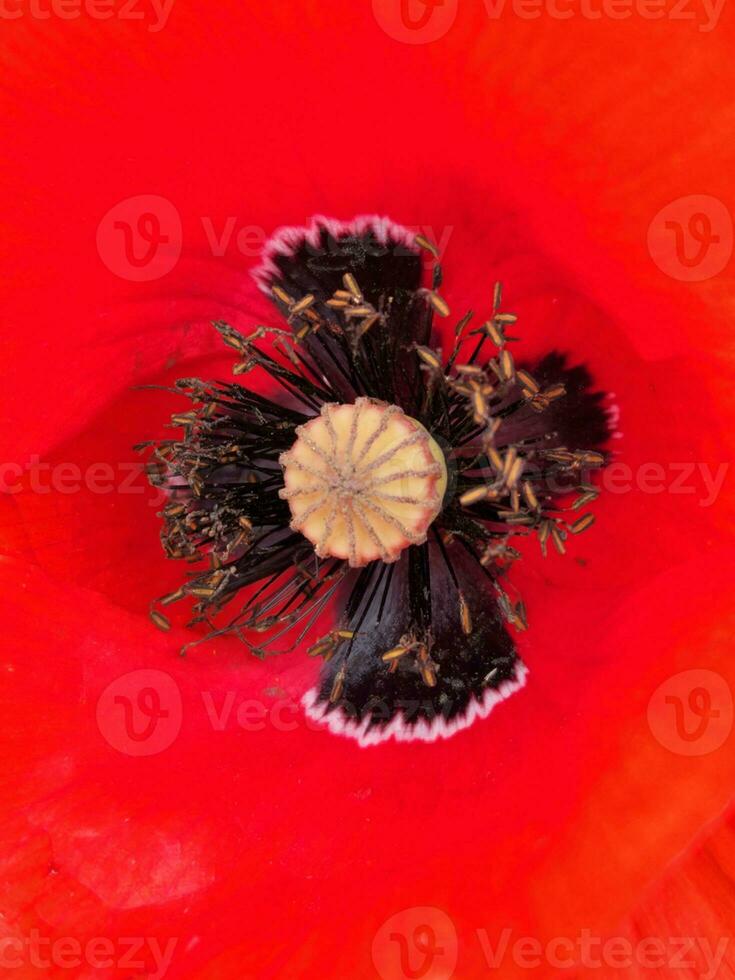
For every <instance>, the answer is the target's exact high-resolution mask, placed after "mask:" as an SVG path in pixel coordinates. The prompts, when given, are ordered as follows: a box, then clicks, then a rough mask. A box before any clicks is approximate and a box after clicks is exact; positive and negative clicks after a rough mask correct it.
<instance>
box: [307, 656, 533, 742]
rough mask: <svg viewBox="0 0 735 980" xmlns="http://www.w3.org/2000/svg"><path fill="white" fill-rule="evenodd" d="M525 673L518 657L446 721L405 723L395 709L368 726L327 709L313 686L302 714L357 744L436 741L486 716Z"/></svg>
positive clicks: (367, 721)
mask: <svg viewBox="0 0 735 980" xmlns="http://www.w3.org/2000/svg"><path fill="white" fill-rule="evenodd" d="M527 676H528V668H527V667H526V665H525V664H523V663H521V661H518V662H517V664H516V669H515V676H514V677H509V678H508V679H507V680H505V681H503V682H502V683H501V684H500V686H499V687H497V688H491V689H488V690H487V691H485V693H484V694H483V696H482V698H481V699H480V700H479V701H478V700H477V699H476V698H474V697H473V698H472V700H471V701H470V702H469V704H468V705H467V708H466V710H465V711H464V712H463V713H462V714H460V715H457V716H456V717H455V718H450V719H449V720H448V721H445V719H444V718H434V719H433V721H431V722H429V721H426V720H425V719H421V720H420V721H418V722H416V723H415V724H409V723H408V722H407V721H406V720H405V719H404V718H403V715H401V713H400V712H399V713H397V714H396V715H395V717H394V718H393V719H391V721H389V722H388V724H387V725H383V726H381V725H372V726H371V725H370V719H369V718H364V719H363V720H362V721H360V722H356V721H355V720H354V718H351V717H350V716H349V715H346V714H345V712H344V711H342V709H341V708H332V710H331V711H329V710H327V709H328V707H329V705H328V703H327V702H325V701H321V700H319V692H318V690H317V688H315V687H313V688H311V689H310V690H308V691H307V692H306V694H304V696H303V697H302V699H301V704H302V706H303V708H304V712H305V714H306V716H307V717H308V718H311V720H312V721H315V722H317V723H318V724H320V725H322V726H324V727H325V728H327V729H329V731H330V732H332V734H333V735H343V736H344V737H345V738H351V739H354V740H355V741H356V742H357V743H358V744H359V745H360V746H361V748H367V747H368V746H371V745H379V744H380V743H381V742H387V741H389V740H390V739H395V741H396V742H436V741H437V740H438V739H449V738H451V737H452V736H453V735H456V734H457V732H461V731H463V730H464V729H465V728H469V727H470V725H472V724H473V723H474V722H475V721H476V720H477V719H478V718H487V716H488V715H489V714H490V712H491V711H492V710H493V708H494V707H495V706H496V705H497V704H500V703H501V702H502V701H506V700H507V699H508V698H509V697H510V696H511V695H512V694H515V692H516V691H519V690H520V689H521V688H522V687H525V684H526V677H527Z"/></svg>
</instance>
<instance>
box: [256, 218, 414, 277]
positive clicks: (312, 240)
mask: <svg viewBox="0 0 735 980" xmlns="http://www.w3.org/2000/svg"><path fill="white" fill-rule="evenodd" d="M323 228H324V229H326V230H327V231H328V232H329V234H330V235H331V236H332V237H333V238H343V237H344V236H346V235H364V234H365V233H366V232H367V231H372V232H373V234H374V235H375V237H376V239H377V240H378V242H379V243H380V244H381V245H387V244H388V242H389V241H394V242H396V243H397V244H399V245H405V246H406V247H407V248H410V249H411V251H412V252H414V253H415V254H416V255H420V254H421V249H420V248H419V246H418V245H417V244H416V234H415V232H413V231H411V230H410V229H409V228H404V226H403V225H397V224H396V223H395V222H394V221H391V220H390V218H387V217H381V216H380V215H377V214H361V215H358V217H356V218H354V219H353V220H352V221H339V220H337V219H336V218H328V217H326V215H323V214H315V215H314V216H313V217H312V218H311V220H310V222H309V224H308V225H304V226H301V225H284V226H283V227H281V228H277V229H276V231H275V232H274V233H273V235H272V236H271V237H270V238H269V239H268V241H267V242H266V243H265V245H264V247H263V258H262V261H261V263H260V265H258V266H256V267H255V268H254V269H253V270H252V271H251V275H252V276H253V278H254V279H255V281H256V283H257V284H258V287H259V288H260V289H261V290H262V291H263V292H264V293H267V295H268V296H270V295H271V287H272V284H273V280H274V279H277V278H278V277H279V276H280V275H281V272H280V270H279V268H278V266H277V265H276V263H275V261H274V259H273V256H274V255H294V254H295V253H296V252H297V251H298V249H299V247H300V246H301V245H302V244H303V242H308V244H309V245H311V246H312V247H313V248H318V246H319V233H320V231H321V230H322V229H323Z"/></svg>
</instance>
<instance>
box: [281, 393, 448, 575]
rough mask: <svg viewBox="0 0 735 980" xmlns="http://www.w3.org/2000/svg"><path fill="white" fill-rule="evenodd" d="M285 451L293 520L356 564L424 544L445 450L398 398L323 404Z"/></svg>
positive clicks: (443, 482)
mask: <svg viewBox="0 0 735 980" xmlns="http://www.w3.org/2000/svg"><path fill="white" fill-rule="evenodd" d="M296 434H297V436H298V438H297V439H296V442H295V443H294V444H293V446H292V447H291V449H290V450H289V451H288V452H286V453H283V455H282V456H281V458H280V462H281V466H282V467H283V473H284V484H285V486H284V489H283V490H281V491H280V494H281V497H283V498H284V499H285V500H287V501H288V504H289V507H290V508H291V515H292V520H291V527H292V528H294V529H295V530H298V531H300V532H301V533H302V534H303V535H304V536H305V537H306V538H308V539H309V541H311V543H312V544H313V545H314V550H315V551H316V553H317V555H319V556H320V557H329V556H331V557H333V558H342V559H345V560H346V561H348V562H349V563H350V565H351V566H352V567H353V568H359V567H361V566H363V565H367V563H368V562H370V561H375V560H376V559H381V560H382V561H385V562H392V561H396V559H397V558H398V557H399V555H400V553H401V552H402V551H403V550H404V548H407V547H408V546H409V545H410V544H421V543H423V542H424V541H425V540H426V532H427V530H428V528H429V526H430V525H431V523H432V521H434V519H435V518H436V516H437V514H438V513H439V511H440V510H441V505H442V500H443V498H444V493H445V491H446V488H447V466H446V461H445V459H444V453H443V452H442V451H441V449H440V448H439V445H438V444H437V442H436V441H435V440H434V439H433V438H432V437H431V435H429V433H428V432H427V431H426V429H425V428H424V427H423V426H422V425H421V424H420V423H419V422H417V421H416V420H415V419H412V418H409V416H408V415H405V414H404V412H403V411H402V410H401V409H400V408H398V407H397V406H396V405H386V404H384V403H382V402H376V401H371V400H370V399H369V398H358V399H357V401H356V402H355V404H354V405H324V406H323V407H322V410H321V415H318V416H317V417H316V418H314V419H312V420H311V421H310V422H307V423H306V424H305V425H302V426H300V427H299V428H298V429H297V430H296Z"/></svg>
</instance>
